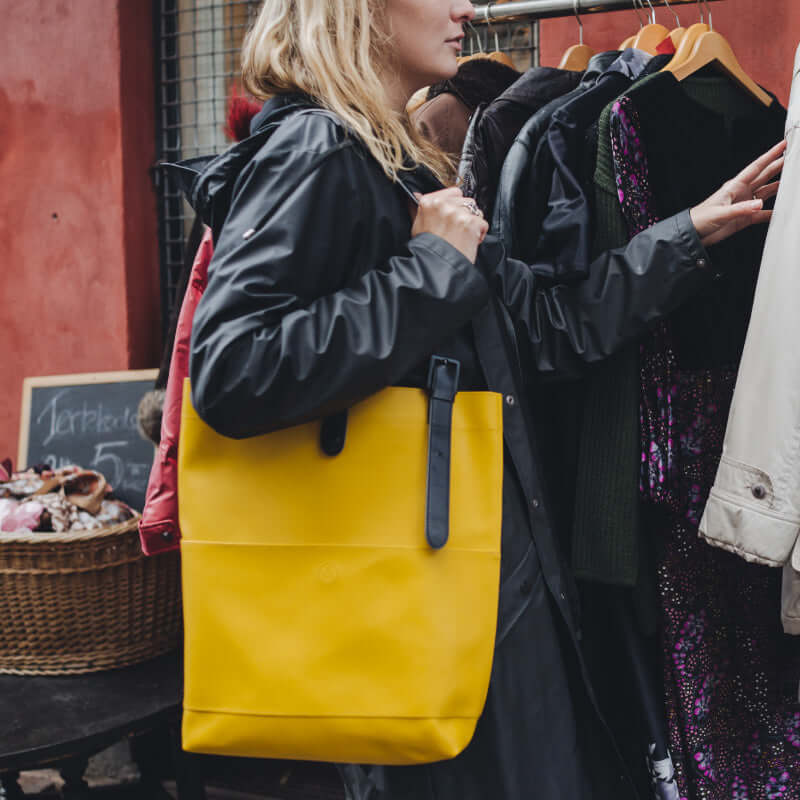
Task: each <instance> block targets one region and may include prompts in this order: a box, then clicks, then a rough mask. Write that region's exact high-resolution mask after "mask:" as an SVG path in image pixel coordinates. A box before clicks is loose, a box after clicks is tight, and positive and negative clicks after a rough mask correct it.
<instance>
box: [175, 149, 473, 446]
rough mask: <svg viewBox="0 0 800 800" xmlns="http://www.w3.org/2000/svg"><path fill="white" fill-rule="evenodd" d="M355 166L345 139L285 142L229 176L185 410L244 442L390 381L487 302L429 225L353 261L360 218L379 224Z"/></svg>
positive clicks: (198, 318) (361, 231) (195, 334)
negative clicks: (375, 255) (378, 257)
mask: <svg viewBox="0 0 800 800" xmlns="http://www.w3.org/2000/svg"><path fill="white" fill-rule="evenodd" d="M367 168H368V167H367V164H366V162H365V159H364V157H363V156H362V155H361V154H360V152H358V151H356V150H355V149H354V148H353V147H351V146H348V145H347V141H345V142H340V143H332V144H331V146H330V147H328V148H327V149H326V150H325V151H324V152H320V151H316V152H308V151H306V150H304V149H303V148H302V147H298V146H297V143H296V142H295V143H294V146H293V147H291V148H288V149H285V150H283V151H280V150H279V149H278V150H276V149H275V148H273V149H272V151H271V154H269V155H267V156H264V157H259V158H256V159H254V161H253V162H251V164H250V165H249V167H248V169H247V170H246V172H244V173H243V174H242V175H241V176H240V177H239V179H238V181H237V185H236V186H235V188H234V191H233V196H232V201H231V207H230V210H229V212H228V214H227V217H226V220H225V223H224V225H223V227H222V229H221V232H220V234H219V237H218V242H217V244H216V249H215V253H214V258H213V260H212V262H211V264H210V267H209V282H208V288H207V289H206V291H205V294H204V295H203V297H202V299H201V301H200V303H199V305H198V308H197V311H196V314H195V318H194V326H193V331H192V343H191V360H190V368H189V372H190V377H191V382H192V401H193V403H194V405H195V408H196V409H197V412H198V413H199V415H200V416H201V417H202V418H203V419H204V420H205V421H206V422H207V423H208V424H209V425H210V426H211V427H212V428H214V429H215V430H217V431H218V432H219V433H221V434H223V435H225V436H229V437H233V438H243V437H246V436H253V435H257V434H262V433H267V432H269V431H272V430H275V429H278V428H284V427H289V426H292V425H297V424H300V423H303V422H306V421H309V420H311V419H314V418H319V417H323V416H326V415H328V414H331V413H334V412H336V411H339V410H341V409H344V408H347V407H349V406H350V405H352V404H353V403H355V402H357V401H359V400H361V399H363V398H364V397H366V396H368V395H370V394H371V393H373V392H375V391H378V390H379V389H381V388H383V387H385V386H387V385H390V384H392V383H396V382H398V381H399V380H400V379H401V378H402V377H403V375H405V374H406V373H407V372H409V371H410V369H411V368H412V367H413V366H415V365H417V364H418V363H419V362H420V361H422V360H423V359H424V358H426V357H427V355H429V354H430V353H431V352H432V351H433V349H434V348H435V347H436V344H437V342H439V341H441V340H443V339H444V338H446V337H447V336H448V335H449V334H452V333H454V332H455V331H456V330H458V329H459V328H460V327H461V326H462V325H464V324H465V323H466V322H467V321H468V320H469V319H470V318H471V317H472V316H473V315H474V314H475V313H476V312H477V311H478V309H479V308H481V307H482V306H483V305H484V304H485V303H486V302H487V299H488V296H489V289H488V285H487V283H486V280H485V279H484V277H483V275H482V273H481V271H480V270H478V269H477V268H476V267H475V266H474V265H473V264H472V263H470V261H469V260H467V259H466V258H465V257H464V256H463V255H461V253H459V252H458V251H457V250H456V249H455V248H453V247H451V246H450V245H449V244H447V243H446V242H444V241H443V240H442V239H440V238H438V237H437V236H434V235H432V234H422V235H420V236H416V237H414V238H412V239H411V240H410V241H409V242H408V244H407V245H406V246H405V248H404V249H403V251H402V252H399V253H397V255H395V256H393V257H391V258H389V259H388V260H386V261H385V262H383V263H376V264H362V263H360V261H361V260H363V255H362V254H361V253H360V248H359V242H360V240H361V239H362V237H364V236H365V235H366V234H365V227H364V226H365V225H381V224H384V222H383V221H382V220H381V218H380V212H379V211H378V210H377V207H376V204H375V203H374V197H373V195H371V194H370V193H369V191H367V188H368V187H369V186H374V185H375V178H374V176H372V177H371V178H370V177H368V176H367V175H366V173H365V170H366V169H367ZM370 181H371V182H370ZM395 225H396V222H395ZM354 265H358V266H357V268H354Z"/></svg>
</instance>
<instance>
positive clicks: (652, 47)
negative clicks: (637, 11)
mask: <svg viewBox="0 0 800 800" xmlns="http://www.w3.org/2000/svg"><path fill="white" fill-rule="evenodd" d="M647 5H649V6H650V24H649V25H644V26H643V27H642V29H641V30H640V31H639V33H638V34H637V36H636V38H635V39H634V40H633V44H632V45H631V47H635V48H636V49H637V50H643V51H644V52H645V53H649V54H650V55H651V56H654V55H655V54H656V53H657V52H658V46H659V45H660V44H661V42H663V41H664V39H666V38H667V36H669V30H668V29H667V28H665V27H664V26H663V25H659V24H658V23H657V22H656V10H655V9H654V8H653V4H652V3H651V2H650V0H647ZM642 8H644V4H642Z"/></svg>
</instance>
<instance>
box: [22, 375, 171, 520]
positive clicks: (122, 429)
mask: <svg viewBox="0 0 800 800" xmlns="http://www.w3.org/2000/svg"><path fill="white" fill-rule="evenodd" d="M157 374H158V371H157V370H154V369H144V370H134V371H130V372H95V373H92V374H88V375H54V376H49V377H43V378H25V381H24V383H23V388H22V419H21V421H20V434H19V457H18V460H17V463H18V465H19V466H18V468H19V469H24V468H25V467H26V466H32V465H34V464H49V465H50V466H51V467H52V468H54V469H58V468H59V467H63V466H66V465H67V464H78V465H79V466H81V467H85V468H87V469H95V470H97V471H98V472H102V473H103V475H105V477H106V480H107V481H108V482H109V483H110V484H111V486H112V488H113V490H114V494H115V495H116V496H117V497H119V498H120V500H124V501H125V502H126V503H128V504H129V505H130V506H131V507H133V508H135V509H137V510H138V511H141V510H142V507H143V506H144V495H145V490H146V489H147V479H148V477H149V476H150V467H151V466H152V464H153V443H152V442H150V441H148V440H146V439H143V438H142V436H141V435H140V434H139V430H138V428H137V427H136V413H137V409H138V407H139V401H140V400H141V398H142V396H143V395H144V394H145V392H147V391H149V390H150V389H152V388H153V382H154V381H155V379H156V375H157Z"/></svg>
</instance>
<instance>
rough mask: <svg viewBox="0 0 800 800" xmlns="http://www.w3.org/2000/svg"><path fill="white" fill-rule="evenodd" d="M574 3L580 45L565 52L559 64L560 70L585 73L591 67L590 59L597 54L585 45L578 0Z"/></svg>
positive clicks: (575, 45) (573, 46) (574, 45)
mask: <svg viewBox="0 0 800 800" xmlns="http://www.w3.org/2000/svg"><path fill="white" fill-rule="evenodd" d="M573 3H574V5H575V19H577V20H578V26H579V28H580V43H579V44H573V45H572V46H571V47H568V48H567V49H566V50H565V51H564V55H563V56H561V61H559V63H558V68H559V69H567V70H570V71H572V72H584V71H585V70H586V67H588V66H589V59H590V58H591V57H592V56H593V55H594V54H595V51H594V50H593V49H592V48H591V47H589V46H588V45H586V44H584V43H583V22H581V17H580V14H579V13H578V0H573Z"/></svg>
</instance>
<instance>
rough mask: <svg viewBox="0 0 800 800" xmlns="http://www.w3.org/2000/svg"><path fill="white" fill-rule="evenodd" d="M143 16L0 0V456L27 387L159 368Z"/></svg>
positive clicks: (147, 45)
mask: <svg viewBox="0 0 800 800" xmlns="http://www.w3.org/2000/svg"><path fill="white" fill-rule="evenodd" d="M151 5H152V4H151V3H149V2H143V0H80V2H74V1H72V0H25V1H24V2H20V1H19V0H0V19H2V20H3V24H2V26H0V75H2V76H3V79H2V82H0V186H2V187H3V188H2V191H0V245H1V246H2V250H1V252H2V257H3V264H2V266H1V267H0V347H2V351H1V352H2V362H0V363H2V369H3V378H4V380H3V388H4V391H3V393H2V395H0V457H2V456H5V455H12V456H14V455H15V454H16V449H17V448H16V443H17V435H18V423H19V409H20V401H21V390H22V379H23V378H24V377H25V376H28V375H48V374H59V373H71V372H95V371H103V370H119V369H129V368H139V367H148V366H153V365H155V364H157V363H158V348H159V342H158V339H159V332H160V323H159V305H158V303H159V294H158V246H157V230H156V204H155V195H154V192H153V189H152V187H151V182H150V178H149V173H148V169H149V168H150V166H151V165H152V163H153V161H154V159H155V134H154V96H153V44H152V39H153V36H152V19H151V16H150V7H151Z"/></svg>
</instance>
